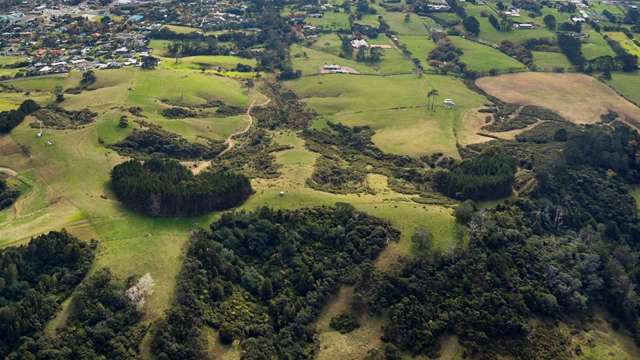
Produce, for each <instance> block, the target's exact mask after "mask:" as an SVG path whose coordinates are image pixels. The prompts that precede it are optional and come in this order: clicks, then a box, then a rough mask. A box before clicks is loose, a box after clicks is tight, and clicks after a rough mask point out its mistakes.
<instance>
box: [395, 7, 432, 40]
mask: <svg viewBox="0 0 640 360" xmlns="http://www.w3.org/2000/svg"><path fill="white" fill-rule="evenodd" d="M408 14H409V22H405V21H404V19H405V13H401V12H387V13H385V14H384V15H383V16H384V20H385V21H386V22H387V24H388V25H389V26H390V27H391V30H392V31H394V32H396V33H397V34H398V35H423V36H425V35H428V34H429V31H428V30H427V29H429V28H431V27H433V26H434V24H435V22H434V21H433V19H431V18H428V17H423V16H418V15H416V14H413V13H408Z"/></svg>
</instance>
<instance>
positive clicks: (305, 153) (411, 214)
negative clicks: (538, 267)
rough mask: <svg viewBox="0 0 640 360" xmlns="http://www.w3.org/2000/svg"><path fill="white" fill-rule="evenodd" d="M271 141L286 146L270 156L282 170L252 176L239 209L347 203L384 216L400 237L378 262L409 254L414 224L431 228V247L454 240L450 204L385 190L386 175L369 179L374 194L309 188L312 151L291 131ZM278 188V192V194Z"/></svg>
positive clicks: (448, 244) (447, 245) (451, 243)
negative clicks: (431, 202) (268, 175)
mask: <svg viewBox="0 0 640 360" xmlns="http://www.w3.org/2000/svg"><path fill="white" fill-rule="evenodd" d="M275 141H276V142H277V143H278V144H282V145H290V146H292V148H291V149H288V150H284V151H281V152H278V153H277V154H276V161H277V162H278V163H279V164H281V165H282V169H281V173H282V175H281V176H280V177H279V178H276V179H254V180H253V181H252V185H253V188H254V189H255V192H256V193H255V195H254V196H252V197H251V198H250V199H249V200H248V201H247V202H246V203H245V204H243V205H242V206H241V208H242V209H247V210H249V209H255V208H256V207H259V206H270V207H274V208H282V209H291V208H301V207H310V206H318V205H332V204H335V203H336V202H347V203H350V204H352V205H353V206H355V207H356V208H357V209H359V210H361V211H364V212H367V213H369V214H371V215H373V216H378V217H380V218H383V219H387V220H389V221H390V222H391V224H392V225H393V226H394V227H396V228H397V229H398V230H400V231H401V232H402V234H401V238H400V242H399V243H398V244H395V243H392V244H390V246H389V247H388V248H387V249H386V250H385V251H384V252H383V253H382V254H381V255H380V259H379V261H380V262H382V263H385V264H386V263H388V262H392V259H395V258H396V257H397V256H398V255H400V254H405V255H406V254H409V253H410V250H411V235H412V234H413V232H414V230H415V228H416V226H417V225H418V224H423V225H425V226H427V227H428V228H429V230H430V231H431V232H432V233H433V235H434V244H435V246H436V247H438V248H440V249H443V250H448V249H451V248H452V247H453V246H454V245H455V243H456V224H455V219H454V218H453V211H452V210H451V209H450V208H446V207H442V206H437V205H425V204H418V203H416V202H414V201H413V200H412V196H410V195H404V194H399V193H396V192H394V191H392V190H390V189H389V188H388V186H387V185H386V179H375V180H377V181H376V183H377V185H378V186H375V187H376V188H377V190H376V191H375V193H374V194H346V195H337V194H332V193H327V192H322V191H317V190H314V189H311V188H309V187H307V186H306V183H305V181H306V179H307V178H309V177H310V176H311V173H312V172H313V168H314V164H315V161H316V159H317V157H318V154H316V153H314V152H311V151H309V150H307V149H306V148H305V147H304V140H303V139H301V138H300V137H299V136H297V135H296V134H294V133H289V132H283V133H279V134H277V136H276V138H275ZM370 180H373V179H370ZM281 191H282V192H284V195H280V192H281Z"/></svg>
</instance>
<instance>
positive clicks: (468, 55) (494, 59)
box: [449, 36, 526, 73]
mask: <svg viewBox="0 0 640 360" xmlns="http://www.w3.org/2000/svg"><path fill="white" fill-rule="evenodd" d="M449 39H451V41H452V42H453V44H454V45H455V46H457V47H459V48H460V49H462V51H464V54H462V56H461V57H460V60H461V61H462V62H463V63H465V64H467V68H468V69H470V70H473V71H478V72H483V73H486V72H488V71H489V70H492V69H493V70H497V71H498V72H507V71H514V70H524V69H525V68H526V67H525V66H524V64H522V63H520V62H519V61H518V60H516V59H514V58H512V57H510V56H507V55H505V54H503V53H502V52H500V51H499V50H496V49H494V48H492V47H490V46H487V45H483V44H479V43H477V42H474V41H471V40H467V39H463V38H461V37H459V36H450V37H449Z"/></svg>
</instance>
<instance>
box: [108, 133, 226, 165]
mask: <svg viewBox="0 0 640 360" xmlns="http://www.w3.org/2000/svg"><path fill="white" fill-rule="evenodd" d="M111 147H112V148H113V149H115V150H116V151H118V153H120V154H122V155H126V156H132V157H136V158H142V159H144V158H149V157H170V158H174V159H178V160H197V159H212V158H214V157H215V156H216V155H218V154H219V153H220V152H222V150H224V147H225V146H224V144H223V143H222V142H213V141H209V144H208V146H207V145H202V144H196V143H190V142H189V141H187V140H186V139H185V138H183V137H181V136H180V135H177V134H173V133H170V132H167V131H164V130H161V129H150V130H141V131H140V130H134V131H133V132H132V133H131V134H130V135H129V136H127V138H126V139H124V140H122V142H120V143H118V144H115V145H112V146H111Z"/></svg>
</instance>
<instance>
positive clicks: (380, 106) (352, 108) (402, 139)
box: [287, 74, 483, 156]
mask: <svg viewBox="0 0 640 360" xmlns="http://www.w3.org/2000/svg"><path fill="white" fill-rule="evenodd" d="M287 84H288V86H290V87H291V88H292V89H293V90H294V91H295V92H296V93H297V94H298V95H299V96H300V97H301V98H302V99H304V101H305V102H306V103H307V104H308V105H309V106H311V108H313V109H314V110H316V111H317V112H318V113H319V114H320V115H321V116H320V120H319V122H320V124H317V126H321V123H322V122H323V121H337V122H342V123H345V124H347V125H351V126H353V125H369V126H371V127H373V128H374V129H375V130H376V135H375V136H374V138H373V140H374V142H375V143H376V145H378V146H379V147H380V148H381V149H382V150H384V151H388V152H393V153H400V154H409V155H421V154H425V153H430V152H436V151H442V152H444V153H447V154H449V155H451V156H458V154H457V149H456V135H455V130H454V129H457V127H458V122H459V120H460V119H461V115H462V114H463V113H464V112H466V111H469V110H471V109H473V108H477V107H479V106H481V105H482V103H483V98H482V97H481V96H480V95H478V94H476V93H474V92H472V91H471V90H469V89H468V88H467V87H466V86H465V85H464V84H463V83H462V82H461V81H460V80H457V79H454V78H452V77H448V76H441V75H425V76H423V77H422V78H418V77H417V76H415V75H398V76H384V77H381V76H364V75H344V74H339V75H324V76H320V77H306V78H302V79H298V80H294V81H290V82H288V83H287ZM434 88H435V89H437V90H438V91H439V93H440V96H439V97H438V99H437V101H436V104H437V107H436V110H435V112H433V111H431V110H429V109H427V108H426V104H427V96H426V95H427V92H429V91H430V90H431V89H434ZM445 98H452V99H454V101H456V103H457V106H456V107H455V108H454V109H451V110H445V109H444V108H443V107H442V106H441V104H442V100H443V99H445ZM434 134H436V135H435V136H434Z"/></svg>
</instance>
